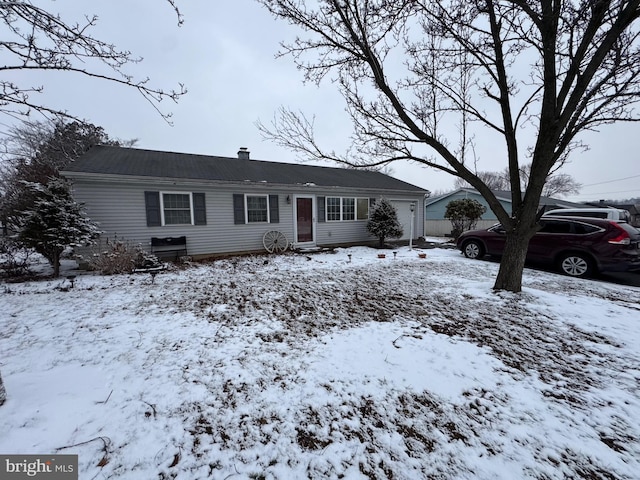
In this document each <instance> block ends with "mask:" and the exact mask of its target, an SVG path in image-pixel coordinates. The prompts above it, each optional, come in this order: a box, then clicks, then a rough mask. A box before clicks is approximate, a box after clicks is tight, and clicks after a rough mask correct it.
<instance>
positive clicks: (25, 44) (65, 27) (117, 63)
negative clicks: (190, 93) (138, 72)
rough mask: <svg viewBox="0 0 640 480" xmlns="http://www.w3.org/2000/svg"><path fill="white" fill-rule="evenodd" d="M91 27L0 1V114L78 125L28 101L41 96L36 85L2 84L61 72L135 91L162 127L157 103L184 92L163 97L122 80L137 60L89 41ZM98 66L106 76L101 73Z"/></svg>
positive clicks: (144, 82)
mask: <svg viewBox="0 0 640 480" xmlns="http://www.w3.org/2000/svg"><path fill="white" fill-rule="evenodd" d="M167 2H168V3H169V5H170V7H171V8H172V9H173V10H174V11H175V13H176V15H177V18H178V24H181V23H182V16H181V15H180V12H179V10H178V8H177V6H176V4H175V3H174V0H167ZM97 21H98V17H97V16H95V15H94V16H87V17H85V21H84V22H82V23H68V22H66V21H65V20H64V19H63V18H61V17H60V16H59V15H57V14H54V13H51V12H49V11H48V10H46V9H44V8H42V7H40V6H38V5H34V4H33V2H32V1H30V0H23V1H0V24H1V25H3V26H4V29H3V32H4V33H3V36H2V37H3V38H2V39H1V40H0V50H1V51H2V52H3V61H2V65H0V72H3V74H4V75H5V78H2V79H0V112H2V113H4V114H6V115H9V116H12V117H17V118H24V117H27V116H28V115H29V114H30V113H31V112H32V111H37V112H40V113H42V114H44V115H45V116H57V117H60V116H63V117H67V118H72V119H75V120H78V119H77V118H76V117H74V116H73V113H69V112H67V111H62V110H58V109H55V108H51V107H49V106H47V105H44V104H42V103H38V102H37V101H36V100H34V97H36V95H34V94H37V93H40V92H42V91H43V90H44V87H43V86H42V85H23V84H18V83H16V81H13V80H10V79H8V75H9V74H10V72H13V71H27V70H29V71H37V72H44V71H59V72H60V71H62V72H70V73H74V74H77V75H81V76H85V77H92V78H96V79H100V80H106V81H109V82H115V83H119V84H122V85H126V86H128V87H132V88H135V89H136V90H138V92H140V94H141V95H142V96H143V97H144V98H145V99H146V100H147V101H149V103H150V104H151V105H152V106H153V107H154V108H155V109H156V110H157V111H158V113H160V115H162V117H163V118H165V120H167V121H168V120H169V118H170V116H171V114H170V113H165V112H162V111H160V109H159V107H158V103H159V102H161V101H162V100H164V99H171V100H173V101H177V100H178V98H179V97H180V96H182V95H184V94H185V93H186V90H185V88H184V86H183V85H182V84H180V85H179V88H178V89H177V90H170V91H165V90H163V89H161V88H156V87H152V86H151V85H149V79H148V78H144V79H135V78H134V77H132V76H131V75H129V74H127V73H126V71H125V70H124V68H125V67H126V66H127V65H130V64H132V63H138V62H140V61H141V59H140V58H137V57H134V56H133V54H132V53H131V52H129V51H126V50H119V49H118V48H117V47H116V46H115V45H113V44H111V43H108V42H105V41H103V40H100V39H98V38H96V37H94V36H92V35H91V29H92V27H94V26H95V25H96V24H97ZM100 64H101V65H103V66H106V67H107V72H109V71H110V72H111V73H104V72H105V70H104V68H100Z"/></svg>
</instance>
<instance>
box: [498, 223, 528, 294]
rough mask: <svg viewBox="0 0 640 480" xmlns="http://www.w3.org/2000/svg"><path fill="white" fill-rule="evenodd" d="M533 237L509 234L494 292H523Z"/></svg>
mask: <svg viewBox="0 0 640 480" xmlns="http://www.w3.org/2000/svg"><path fill="white" fill-rule="evenodd" d="M532 235H533V234H526V233H524V234H523V233H521V232H518V231H515V232H510V233H507V239H506V242H505V248H504V252H503V254H502V260H501V261H500V269H499V270H498V276H497V277H496V282H495V284H494V285H493V289H494V290H507V291H509V292H515V293H518V292H521V291H522V272H523V270H524V262H525V259H526V256H527V248H528V247H529V240H530V239H531V236H532Z"/></svg>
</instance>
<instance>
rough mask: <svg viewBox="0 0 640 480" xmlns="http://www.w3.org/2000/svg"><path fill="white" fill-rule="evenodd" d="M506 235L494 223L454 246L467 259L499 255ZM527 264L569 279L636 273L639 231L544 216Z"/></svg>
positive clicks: (639, 259)
mask: <svg viewBox="0 0 640 480" xmlns="http://www.w3.org/2000/svg"><path fill="white" fill-rule="evenodd" d="M505 239H506V234H505V230H504V228H503V227H502V225H500V224H497V225H494V226H493V227H491V228H489V229H486V230H473V231H468V232H464V233H463V234H462V235H460V237H458V240H457V246H458V248H459V249H460V250H461V251H462V253H463V254H464V255H465V256H466V257H468V258H473V259H477V258H482V257H484V256H485V255H486V254H489V255H494V256H500V255H502V252H503V250H504V244H505ZM527 261H529V262H532V263H539V264H545V265H547V266H551V267H553V268H557V269H558V270H559V271H560V272H562V273H564V274H566V275H571V276H573V277H587V276H591V275H593V274H595V273H597V272H605V271H629V270H640V232H639V231H638V230H637V229H635V228H634V227H632V226H631V225H629V224H628V223H626V222H619V221H614V220H603V219H598V218H582V217H545V216H543V217H542V218H541V219H540V230H539V231H538V232H537V233H536V234H535V235H534V236H533V238H532V239H531V241H530V242H529V249H528V251H527Z"/></svg>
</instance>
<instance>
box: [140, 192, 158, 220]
mask: <svg viewBox="0 0 640 480" xmlns="http://www.w3.org/2000/svg"><path fill="white" fill-rule="evenodd" d="M144 204H145V208H146V211H147V227H159V226H160V225H162V220H161V218H160V192H144Z"/></svg>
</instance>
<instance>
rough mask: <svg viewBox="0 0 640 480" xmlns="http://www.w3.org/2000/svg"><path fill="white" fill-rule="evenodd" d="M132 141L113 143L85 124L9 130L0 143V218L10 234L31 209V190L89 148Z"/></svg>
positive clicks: (29, 125) (61, 122) (32, 124)
mask: <svg viewBox="0 0 640 480" xmlns="http://www.w3.org/2000/svg"><path fill="white" fill-rule="evenodd" d="M133 143H135V140H129V141H120V140H113V139H111V138H109V136H108V135H107V134H106V133H105V131H104V129H103V128H102V127H98V126H96V125H93V124H91V123H87V122H83V123H81V122H75V121H74V122H70V123H69V122H65V121H64V120H60V119H55V120H52V121H49V122H25V123H23V124H22V125H20V126H17V127H13V128H11V129H9V132H8V134H7V136H6V137H5V138H4V139H3V140H2V150H4V151H3V153H2V154H1V158H2V163H1V164H0V165H1V166H0V218H2V220H3V223H4V224H5V225H7V226H8V229H9V230H10V231H12V230H15V229H16V228H17V226H16V225H17V224H18V223H19V222H20V218H19V217H20V212H22V211H25V210H32V209H33V202H34V201H35V198H34V190H33V189H32V188H30V187H28V185H29V184H30V183H39V184H41V185H46V184H47V183H49V180H50V179H51V178H52V177H59V176H60V170H63V169H64V168H65V167H66V166H67V165H69V164H70V163H71V162H73V161H74V160H75V159H77V158H79V157H80V156H81V155H82V154H84V153H85V152H86V151H87V150H89V148H90V147H91V146H92V145H96V144H106V145H120V144H125V145H132V144H133Z"/></svg>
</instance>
